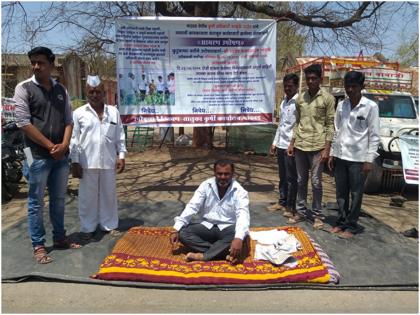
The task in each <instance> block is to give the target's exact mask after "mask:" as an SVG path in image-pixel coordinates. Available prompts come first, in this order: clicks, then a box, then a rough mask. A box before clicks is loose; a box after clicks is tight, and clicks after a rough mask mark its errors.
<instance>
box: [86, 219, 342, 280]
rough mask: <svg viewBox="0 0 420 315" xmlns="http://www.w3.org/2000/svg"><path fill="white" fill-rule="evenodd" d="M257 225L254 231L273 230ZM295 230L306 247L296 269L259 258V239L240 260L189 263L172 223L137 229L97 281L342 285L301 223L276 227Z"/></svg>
mask: <svg viewBox="0 0 420 315" xmlns="http://www.w3.org/2000/svg"><path fill="white" fill-rule="evenodd" d="M271 229H273V228H272V227H271V228H254V229H252V230H253V231H261V230H271ZM277 229H279V230H285V231H287V232H288V233H292V234H294V235H295V237H296V238H297V239H298V240H299V241H300V243H301V245H302V249H301V250H299V251H298V252H296V253H294V254H293V256H294V257H295V258H296V259H297V260H298V264H297V265H296V266H295V267H292V268H289V267H285V266H274V265H272V264H271V263H269V262H266V261H255V260H253V258H252V257H254V251H255V242H254V241H251V242H250V243H251V244H250V253H249V255H248V256H247V257H246V258H245V260H244V262H243V263H242V264H237V265H235V266H232V265H230V264H229V263H227V262H226V261H210V262H186V261H185V253H186V251H185V250H184V248H183V247H181V248H178V249H173V248H172V246H171V244H170V242H169V235H170V232H171V230H172V229H171V228H170V227H134V228H131V229H130V230H129V231H128V232H127V233H126V234H125V235H124V237H123V238H121V239H120V240H119V241H118V242H117V244H116V245H115V247H114V248H113V250H112V252H111V254H110V255H108V256H107V257H105V259H104V261H103V262H102V264H101V265H100V267H99V271H98V272H97V273H96V274H94V275H93V276H92V278H95V279H103V280H117V281H142V282H155V283H173V284H194V285H197V284H272V283H291V282H294V283H296V282H297V283H308V282H309V283H338V273H337V272H336V270H335V268H334V265H333V264H332V263H331V261H330V260H329V258H328V256H327V255H326V253H325V252H323V251H322V249H321V248H320V246H319V245H318V244H314V242H313V241H311V239H310V238H309V237H308V236H307V234H306V233H305V232H304V231H303V230H302V229H301V228H299V227H277Z"/></svg>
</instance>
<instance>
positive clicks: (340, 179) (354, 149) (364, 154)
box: [328, 71, 379, 238]
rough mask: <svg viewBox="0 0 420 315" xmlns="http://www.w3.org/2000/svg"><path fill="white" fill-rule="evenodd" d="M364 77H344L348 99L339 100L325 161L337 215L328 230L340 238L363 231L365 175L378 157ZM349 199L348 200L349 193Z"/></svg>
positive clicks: (374, 116)
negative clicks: (332, 179) (332, 182)
mask: <svg viewBox="0 0 420 315" xmlns="http://www.w3.org/2000/svg"><path fill="white" fill-rule="evenodd" d="M364 82H365V76H364V74H363V73H361V72H357V71H350V72H348V73H347V74H346V75H345V76H344V88H345V90H346V94H347V96H348V98H346V99H345V100H343V101H341V102H340V103H339V104H338V106H337V111H336V113H335V119H334V123H335V129H336V133H335V137H334V140H333V144H332V148H331V156H330V158H329V160H328V167H329V169H330V170H333V169H334V177H335V183H336V196H337V203H338V207H339V217H338V219H337V222H336V226H335V227H334V228H333V229H332V230H331V232H333V233H338V236H339V237H341V238H350V237H353V235H354V234H357V233H360V232H362V231H363V228H362V227H361V226H359V225H358V224H357V221H358V219H359V216H360V210H361V205H362V198H363V189H364V183H365V179H366V176H367V174H368V173H369V172H370V171H371V170H372V168H373V161H374V160H375V158H376V157H377V156H378V154H377V150H378V146H379V109H378V105H377V104H376V103H375V102H374V101H371V100H370V99H368V98H366V97H364V96H362V89H363V88H364ZM349 195H350V196H351V202H350V196H349Z"/></svg>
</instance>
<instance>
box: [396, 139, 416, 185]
mask: <svg viewBox="0 0 420 315" xmlns="http://www.w3.org/2000/svg"><path fill="white" fill-rule="evenodd" d="M399 144H400V149H401V157H402V163H403V169H404V180H405V182H406V183H407V184H418V183H419V138H418V136H414V135H401V136H400V139H399Z"/></svg>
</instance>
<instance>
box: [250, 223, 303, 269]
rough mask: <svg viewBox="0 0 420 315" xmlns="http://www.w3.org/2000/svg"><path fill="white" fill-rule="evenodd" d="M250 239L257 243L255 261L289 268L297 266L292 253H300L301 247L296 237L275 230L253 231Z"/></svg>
mask: <svg viewBox="0 0 420 315" xmlns="http://www.w3.org/2000/svg"><path fill="white" fill-rule="evenodd" d="M250 237H251V239H252V240H255V241H257V244H256V246H255V255H254V259H255V260H268V261H270V262H271V263H273V264H274V265H282V264H285V265H286V266H288V267H293V266H295V265H296V264H297V261H296V259H295V258H294V257H293V256H292V255H291V253H294V252H296V251H298V250H299V249H300V248H301V245H300V242H299V241H298V240H297V239H296V237H295V236H294V235H292V234H289V233H287V232H286V231H278V230H275V229H274V230H269V231H257V232H255V231H252V232H250ZM286 262H287V263H286Z"/></svg>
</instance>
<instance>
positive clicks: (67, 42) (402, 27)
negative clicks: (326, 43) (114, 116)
mask: <svg viewBox="0 0 420 315" xmlns="http://www.w3.org/2000/svg"><path fill="white" fill-rule="evenodd" d="M3 3H4V2H3ZM49 3H50V2H47V1H45V2H27V1H26V2H22V4H23V6H24V8H25V10H26V12H27V14H28V16H29V17H31V16H33V15H37V14H38V13H39V12H40V10H41V8H45V7H46V6H48V4H49ZM4 11H5V10H2V23H3V22H4V18H5V16H4V14H5V12H4ZM21 25H22V24H21V23H18V24H17V25H15V26H14V27H13V29H12V32H11V33H10V34H3V31H2V50H4V49H5V47H6V48H7V51H10V52H26V51H28V50H29V49H30V46H31V43H28V42H22V41H19V40H18V38H19V35H20V34H21V32H22V29H21ZM389 28H390V29H389V30H388V31H387V33H385V34H383V35H382V38H383V44H384V47H383V49H382V50H381V51H379V52H381V53H382V54H384V55H385V56H386V57H388V58H390V57H392V56H394V55H395V52H396V49H397V47H398V46H399V44H401V43H402V42H403V41H404V40H408V39H409V38H410V37H411V36H413V34H418V19H416V20H413V21H411V22H410V23H408V24H407V23H406V21H404V20H403V19H402V18H401V15H400V13H399V12H395V15H394V16H393V17H392V20H391V19H390V21H389ZM77 35H78V32H77V31H76V30H75V29H74V28H71V27H68V28H66V29H62V28H56V29H54V30H53V31H50V32H48V33H46V34H45V36H43V37H42V39H41V38H40V40H37V41H36V43H33V44H36V45H45V46H48V47H51V48H52V49H53V50H54V51H56V52H57V53H60V52H63V49H62V47H63V46H71V43H72V41H74V38H75V37H76V38H77ZM76 40H77V39H76ZM5 43H7V46H5ZM378 50H379V49H378ZM359 51H360V47H358V46H354V47H353V49H351V50H343V49H341V50H339V55H342V56H343V55H346V56H349V55H357V54H358V53H359ZM375 52H376V51H375ZM369 53H372V54H373V53H374V51H367V50H366V49H364V54H365V55H367V54H369ZM326 54H328V51H326ZM306 55H324V53H323V52H322V51H321V50H319V49H314V50H312V51H307V52H306Z"/></svg>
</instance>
